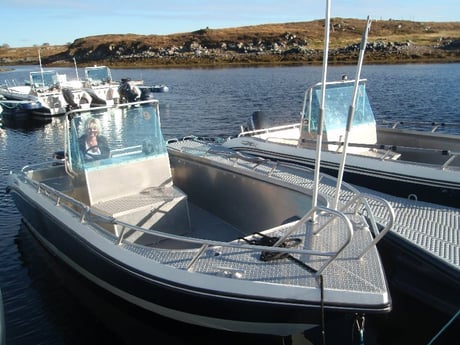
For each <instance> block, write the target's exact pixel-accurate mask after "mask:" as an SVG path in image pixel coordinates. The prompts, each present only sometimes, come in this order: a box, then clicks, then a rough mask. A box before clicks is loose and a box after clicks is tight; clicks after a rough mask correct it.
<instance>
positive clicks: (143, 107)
mask: <svg viewBox="0 0 460 345" xmlns="http://www.w3.org/2000/svg"><path fill="white" fill-rule="evenodd" d="M66 117H67V119H68V121H66V130H65V136H66V138H65V152H66V157H67V161H68V170H69V173H70V174H78V173H79V172H82V171H91V170H98V169H104V168H109V167H112V166H114V165H123V164H129V163H131V162H133V161H140V160H145V159H148V158H149V157H152V156H158V155H167V148H166V141H165V140H164V137H163V134H162V131H161V121H160V111H159V103H158V100H148V101H142V102H136V103H135V104H133V103H126V104H120V105H117V106H109V107H97V108H90V109H89V110H72V111H70V112H68V113H67V114H66ZM90 120H91V121H93V120H94V121H93V124H94V123H96V124H97V125H98V126H99V131H100V133H99V134H100V136H102V137H103V138H104V141H102V140H100V142H103V143H104V145H106V144H107V146H108V150H109V153H108V154H107V155H105V156H103V154H104V149H103V147H102V144H101V147H99V148H98V149H99V153H98V155H100V156H99V157H96V158H94V157H87V155H86V154H85V153H84V152H83V150H84V148H87V146H84V145H85V141H84V136H85V133H86V132H85V131H87V126H88V123H89V122H90ZM126 121H130V125H131V126H135V128H136V130H137V131H138V132H136V134H137V136H136V135H134V134H132V133H127V132H129V131H124V129H123V122H126ZM133 122H134V124H133ZM133 128H134V127H133ZM131 132H132V131H131ZM125 137H126V138H125ZM133 137H134V138H133Z"/></svg>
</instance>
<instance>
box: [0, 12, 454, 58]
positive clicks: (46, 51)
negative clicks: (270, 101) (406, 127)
mask: <svg viewBox="0 0 460 345" xmlns="http://www.w3.org/2000/svg"><path fill="white" fill-rule="evenodd" d="M364 26H365V21H364V20H360V19H347V18H334V19H332V21H331V36H330V37H331V40H330V49H331V51H332V52H333V54H332V56H331V61H332V62H338V63H346V62H347V61H348V60H350V61H355V60H356V55H357V52H356V49H355V48H356V44H358V43H359V42H360V39H361V35H362V32H363V29H364ZM323 35H324V20H314V21H310V22H296V23H285V24H264V25H256V26H246V27H237V28H229V29H212V28H205V29H200V30H197V31H194V32H189V33H177V34H171V35H134V34H118V35H99V36H91V37H84V38H79V39H77V40H75V41H74V42H73V43H72V44H70V45H66V46H42V47H24V48H7V47H6V48H5V47H3V48H0V65H14V64H32V63H38V49H39V48H40V52H41V57H42V61H43V62H44V63H45V64H54V65H66V64H71V63H73V61H72V60H73V57H75V58H76V59H77V62H79V63H80V62H82V63H83V64H92V63H110V64H111V65H115V66H116V65H119V66H136V67H142V66H143V65H145V66H154V65H174V64H209V63H231V62H235V63H244V62H247V63H258V62H259V63H274V62H279V63H284V62H299V63H315V62H319V61H320V60H321V56H322V53H321V51H322V49H323V43H324V42H323ZM45 39H46V38H45ZM459 42H460V22H444V23H439V22H413V21H400V20H375V21H373V22H372V27H371V31H370V33H369V43H370V47H371V48H372V47H374V49H368V51H367V55H366V61H367V62H381V63H385V62H391V63H394V62H407V61H419V62H422V61H460V45H459ZM395 47H397V48H395ZM197 52H198V53H197ZM401 52H403V53H401Z"/></svg>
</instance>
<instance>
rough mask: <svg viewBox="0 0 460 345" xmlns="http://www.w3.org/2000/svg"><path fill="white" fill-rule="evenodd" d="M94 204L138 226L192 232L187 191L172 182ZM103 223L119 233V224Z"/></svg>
mask: <svg viewBox="0 0 460 345" xmlns="http://www.w3.org/2000/svg"><path fill="white" fill-rule="evenodd" d="M93 207H94V209H96V210H97V211H100V212H101V213H103V214H105V215H107V216H110V217H113V218H116V219H119V220H121V221H122V222H126V223H130V224H135V225H136V226H139V227H143V228H147V229H153V230H157V231H163V232H167V233H170V234H175V235H184V234H187V233H189V232H190V216H189V209H188V203H187V195H186V194H185V193H184V192H182V191H181V190H180V189H179V188H177V187H175V186H173V185H170V186H166V187H160V188H158V187H151V188H146V189H145V190H144V191H142V192H140V193H136V194H133V195H128V196H123V197H120V198H116V199H112V200H107V201H104V202H99V203H97V204H95V205H93ZM101 225H102V226H103V227H104V228H105V229H107V230H109V231H110V232H112V233H114V234H115V235H117V236H118V235H120V231H121V229H120V227H119V226H117V225H115V224H101ZM132 232H133V231H131V233H132ZM135 232H136V233H137V235H136V236H142V235H143V233H141V232H139V231H135Z"/></svg>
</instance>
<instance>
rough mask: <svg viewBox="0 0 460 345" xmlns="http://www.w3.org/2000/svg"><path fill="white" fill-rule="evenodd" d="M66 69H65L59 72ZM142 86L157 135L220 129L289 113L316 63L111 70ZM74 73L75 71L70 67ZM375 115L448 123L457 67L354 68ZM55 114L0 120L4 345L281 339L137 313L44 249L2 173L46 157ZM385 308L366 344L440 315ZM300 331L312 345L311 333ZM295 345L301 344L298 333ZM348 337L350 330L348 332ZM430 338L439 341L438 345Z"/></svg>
mask: <svg viewBox="0 0 460 345" xmlns="http://www.w3.org/2000/svg"><path fill="white" fill-rule="evenodd" d="M30 70H36V68H35V67H18V68H16V69H15V70H14V71H13V72H3V73H0V80H1V83H3V81H4V80H10V79H16V80H17V81H22V80H25V79H27V78H28V73H29V71H30ZM59 70H61V71H62V72H65V73H67V74H68V76H69V77H74V76H75V70H74V69H70V68H69V69H59ZM112 74H113V78H114V80H120V79H121V78H122V77H126V76H129V77H131V78H133V79H143V80H144V81H145V83H146V84H154V83H164V84H167V85H168V86H169V87H170V92H169V93H164V94H158V98H159V99H160V102H161V108H160V109H161V112H162V113H161V115H162V127H163V132H164V134H165V137H166V138H173V137H180V136H184V135H190V134H195V135H221V134H225V135H230V134H234V133H236V132H238V128H239V125H240V124H243V123H244V122H245V121H246V119H247V117H248V116H249V115H250V114H251V113H252V112H254V111H256V110H263V111H264V112H266V113H267V114H269V115H270V117H272V119H273V120H275V121H277V122H279V123H283V122H286V121H290V120H295V119H297V118H298V116H299V115H298V114H299V112H300V111H301V107H302V102H303V97H304V92H305V90H306V88H307V87H308V86H310V85H311V84H313V83H316V82H318V81H320V80H321V69H320V68H319V67H271V68H232V69H191V70H190V69H171V70H167V69H158V70H156V69H155V70H139V69H123V70H112ZM342 74H347V75H349V77H350V78H353V77H354V74H355V68H354V67H353V66H346V67H331V68H330V70H329V72H328V79H329V80H334V79H339V78H340V77H341V76H342ZM80 75H82V71H80ZM362 77H364V78H367V79H368V87H367V90H368V93H369V95H370V98H371V102H372V105H373V108H374V111H375V113H376V116H377V118H378V119H386V120H401V119H403V120H423V121H439V122H454V121H458V119H459V117H460V111H459V110H458V105H459V104H460V92H459V85H460V64H446V65H437V64H433V65H398V66H392V65H390V66H364V68H363V71H362ZM62 130H63V119H62V118H55V119H53V121H52V122H51V123H48V124H46V125H40V126H25V125H24V124H19V123H8V124H7V125H4V126H3V128H2V129H0V131H1V132H0V162H1V163H0V263H1V265H0V288H1V290H2V293H3V298H4V304H5V314H6V315H5V317H6V324H7V344H8V345H19V344H20V345H23V344H137V343H140V341H141V339H144V338H145V337H147V338H148V339H151V343H159V344H169V345H176V344H216V343H232V344H236V343H239V344H282V343H283V342H282V339H278V338H273V337H256V336H247V335H235V334H228V333H224V332H215V331H210V330H205V329H202V328H198V327H190V326H186V325H183V324H178V323H175V322H172V321H170V320H164V319H162V318H156V317H154V316H147V315H142V314H140V313H139V312H138V311H136V310H133V309H132V308H130V306H127V305H125V304H123V303H122V302H120V301H119V300H116V299H114V298H113V297H112V296H109V295H107V294H105V293H103V292H101V291H100V290H99V289H98V288H97V287H95V286H93V285H91V284H88V283H87V282H86V281H84V280H82V279H80V277H78V276H76V275H75V274H74V273H73V272H72V271H69V270H68V269H67V268H66V267H64V266H63V265H61V264H60V263H59V262H57V261H56V260H55V258H54V257H52V256H50V255H49V254H48V253H47V252H45V251H44V250H43V249H42V247H40V245H38V244H37V242H36V241H35V240H34V238H32V237H31V235H30V234H29V232H28V231H27V229H26V228H25V227H24V226H23V225H21V217H20V215H19V214H18V212H17V210H16V208H15V207H14V205H13V203H12V200H11V198H10V197H9V195H7V194H6V193H5V186H6V177H7V175H8V173H9V171H11V170H18V169H20V168H21V167H22V166H23V165H25V164H28V163H34V162H38V161H41V160H43V159H48V158H49V157H50V156H51V153H52V152H54V151H57V150H61V149H62V147H63V137H62ZM392 296H393V300H394V311H393V312H392V313H391V314H390V315H389V316H385V317H380V318H375V319H373V320H372V319H371V316H369V317H368V320H367V321H366V325H367V327H366V344H407V343H414V344H416V343H421V344H424V343H427V342H428V341H429V340H430V339H431V338H432V337H433V336H434V335H435V334H436V333H437V332H438V331H439V330H440V328H441V327H442V325H443V323H445V322H446V321H447V319H446V318H445V317H444V316H439V315H436V314H434V313H433V311H429V310H424V309H422V308H421V307H420V305H418V303H417V302H416V301H413V300H411V298H410V296H400V295H398V293H397V291H395V292H393V291H392ZM352 326H353V325H352V322H351V321H350V320H343V322H341V324H338V325H337V324H335V325H334V324H328V323H327V324H326V341H327V344H351V343H352V334H353V332H352ZM308 338H309V339H310V340H311V341H312V342H313V343H314V344H320V343H321V342H320V340H319V335H318V332H316V333H315V332H311V333H309V334H308ZM301 340H302V343H307V342H306V340H305V339H301ZM353 340H354V343H356V341H357V334H356V333H355V334H354V337H353ZM438 344H439V343H438Z"/></svg>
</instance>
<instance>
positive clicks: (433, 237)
mask: <svg viewBox="0 0 460 345" xmlns="http://www.w3.org/2000/svg"><path fill="white" fill-rule="evenodd" d="M191 143H192V141H190V143H188V144H187V146H193V145H195V146H196V149H197V150H200V149H202V148H200V144H197V143H195V144H191ZM170 145H171V144H170ZM172 145H179V144H172ZM180 145H184V144H180ZM230 164H231V163H230ZM273 164H274V167H273V170H272V171H271V172H270V175H271V176H276V177H278V178H280V179H282V180H286V181H289V182H291V183H292V182H293V181H292V179H293V178H296V175H293V174H290V173H289V169H290V167H289V165H287V164H281V163H273ZM248 169H264V165H262V164H260V165H258V167H257V168H254V166H250V165H248ZM312 177H313V176H312V174H305V175H304V176H302V181H295V182H294V183H295V184H298V185H303V186H305V187H308V188H311V187H313V178H312ZM354 187H355V188H357V189H359V190H360V191H362V192H364V193H368V194H373V195H376V196H379V197H381V198H384V199H385V200H387V201H388V202H389V203H390V204H391V206H392V207H393V209H394V211H395V216H396V218H395V224H394V225H393V227H392V229H391V230H390V232H391V233H392V234H393V235H396V236H399V237H400V238H401V239H403V240H405V241H408V242H409V244H410V245H413V246H416V247H417V248H418V249H420V250H421V251H423V252H425V253H426V254H428V255H430V256H432V258H433V259H434V260H437V261H439V263H440V264H442V265H447V266H449V268H451V269H454V270H455V271H457V272H458V273H459V274H460V230H459V229H460V209H457V208H452V207H448V206H443V205H438V204H431V203H427V202H421V201H416V200H409V199H404V198H398V197H395V196H391V195H387V194H384V193H380V192H376V191H373V190H369V189H366V188H362V187H357V186H354ZM319 191H320V193H321V194H324V195H325V196H327V197H328V198H329V200H331V199H332V198H333V197H334V195H335V185H333V184H331V183H330V181H329V182H328V181H324V180H323V181H321V183H320V184H319ZM351 196H352V195H351V194H350V193H347V192H346V191H344V192H342V194H341V197H340V200H342V201H346V200H347V199H349V198H351ZM371 207H372V209H373V211H374V214H375V216H376V217H377V218H379V217H380V216H383V214H382V212H383V209H381V208H380V209H379V206H376V205H374V207H373V206H372V204H371Z"/></svg>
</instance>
